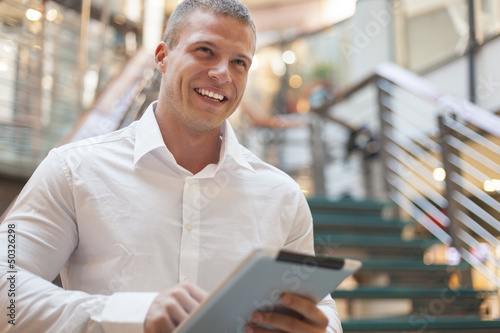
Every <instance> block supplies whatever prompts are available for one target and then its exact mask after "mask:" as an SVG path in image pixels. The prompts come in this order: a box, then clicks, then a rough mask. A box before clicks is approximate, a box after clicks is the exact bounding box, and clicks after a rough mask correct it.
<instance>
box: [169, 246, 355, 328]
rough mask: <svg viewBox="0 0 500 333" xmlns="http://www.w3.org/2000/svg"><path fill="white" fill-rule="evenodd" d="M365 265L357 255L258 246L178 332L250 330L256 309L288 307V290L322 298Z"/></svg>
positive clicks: (312, 298) (271, 309) (281, 308)
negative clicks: (285, 299)
mask: <svg viewBox="0 0 500 333" xmlns="http://www.w3.org/2000/svg"><path fill="white" fill-rule="evenodd" d="M360 267H361V262H360V261H358V260H353V259H343V258H326V257H314V256H308V255H303V254H299V253H293V252H288V251H272V250H265V249H258V250H255V251H253V252H252V253H251V254H250V255H249V256H248V257H247V258H246V259H245V260H243V261H242V263H241V264H240V265H239V266H238V267H236V269H235V270H234V271H233V272H232V273H231V274H230V275H229V276H228V277H227V278H226V279H225V280H224V281H223V282H222V283H221V284H220V285H219V286H218V287H217V288H216V289H215V290H214V292H213V293H212V294H210V295H209V296H208V297H207V298H206V299H205V300H204V301H203V302H202V303H201V304H200V306H199V307H198V308H197V309H196V310H195V311H193V312H192V313H191V314H190V315H189V317H188V318H186V320H185V321H184V322H182V323H181V325H180V326H179V327H177V329H176V330H175V331H174V333H192V332H217V333H234V332H245V325H246V324H247V323H248V322H250V318H251V316H252V314H253V313H254V312H255V311H287V310H286V309H284V308H283V307H282V306H280V297H281V295H282V294H283V293H284V292H290V293H294V294H297V295H300V296H304V297H307V298H309V299H311V300H313V301H314V302H316V303H318V302H319V301H321V300H322V299H323V298H324V297H325V296H327V295H328V294H329V293H331V292H332V291H333V290H335V288H337V286H338V285H339V284H340V283H341V282H342V281H343V280H344V279H345V278H346V277H348V276H349V275H351V274H353V273H354V272H355V271H356V270H358V269H359V268H360Z"/></svg>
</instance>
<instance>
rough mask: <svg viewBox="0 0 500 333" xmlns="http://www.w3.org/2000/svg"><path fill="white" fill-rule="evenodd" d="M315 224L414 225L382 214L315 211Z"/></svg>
mask: <svg viewBox="0 0 500 333" xmlns="http://www.w3.org/2000/svg"><path fill="white" fill-rule="evenodd" d="M312 216H313V221H314V225H356V226H371V227H379V226H384V227H396V228H404V227H406V226H409V225H413V224H414V223H412V222H405V221H402V220H399V219H387V218H382V217H380V216H371V215H359V216H358V215H345V214H332V213H313V214H312Z"/></svg>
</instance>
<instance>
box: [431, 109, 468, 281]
mask: <svg viewBox="0 0 500 333" xmlns="http://www.w3.org/2000/svg"><path fill="white" fill-rule="evenodd" d="M438 124H439V145H440V147H441V160H442V163H443V168H444V171H445V174H446V177H445V194H444V196H445V198H446V200H447V202H448V205H447V207H446V214H447V216H448V218H449V220H450V225H449V227H448V233H449V235H450V236H451V239H452V245H453V247H455V248H456V249H457V250H458V251H459V252H461V251H460V250H461V249H466V250H468V249H467V248H466V244H465V242H464V241H462V240H461V239H460V237H459V236H458V235H459V232H460V231H461V229H462V227H461V223H460V221H459V220H458V219H457V217H456V213H457V211H458V209H459V207H458V203H457V202H456V201H455V199H454V198H453V193H455V192H456V191H459V186H457V184H455V182H454V181H453V180H452V175H453V174H454V173H455V174H460V168H459V167H458V166H456V165H454V164H453V163H451V162H450V160H449V157H450V156H451V154H454V155H456V156H458V155H459V151H458V150H457V149H455V148H453V147H451V146H450V145H449V144H448V142H447V138H448V136H449V135H451V133H450V129H449V127H448V126H447V125H446V121H445V116H444V115H439V116H438ZM460 282H461V284H462V285H463V286H467V287H472V273H471V270H470V269H467V270H464V271H461V273H460Z"/></svg>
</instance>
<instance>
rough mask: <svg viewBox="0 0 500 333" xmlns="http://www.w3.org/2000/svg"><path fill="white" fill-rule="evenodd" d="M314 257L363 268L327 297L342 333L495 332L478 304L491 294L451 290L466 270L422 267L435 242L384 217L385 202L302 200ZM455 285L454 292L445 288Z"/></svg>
mask: <svg viewBox="0 0 500 333" xmlns="http://www.w3.org/2000/svg"><path fill="white" fill-rule="evenodd" d="M308 202H309V206H310V208H311V211H312V214H313V218H314V230H315V243H316V251H317V254H321V255H328V256H336V257H349V258H355V259H360V260H361V261H362V262H363V267H362V268H361V270H360V271H359V272H357V273H356V274H355V275H354V276H353V278H352V279H351V280H350V281H349V280H348V281H346V283H345V284H343V285H341V286H340V287H339V288H338V289H337V290H335V291H334V292H333V293H332V296H333V297H334V299H335V300H336V301H337V304H338V307H339V312H340V315H341V318H342V320H343V323H342V326H343V328H344V332H407V333H409V332H500V321H494V320H488V319H487V317H488V316H487V315H488V314H487V310H485V305H486V303H487V302H488V299H489V298H492V297H495V296H496V291H492V290H473V289H472V288H470V287H466V286H457V282H456V281H457V279H458V280H460V279H461V277H462V276H467V274H468V273H469V270H470V267H469V265H468V264H466V263H464V262H462V263H460V264H458V265H447V264H425V263H424V254H425V251H426V250H427V249H429V248H430V247H431V246H433V245H437V244H441V242H440V241H438V240H437V239H436V238H434V237H433V236H431V235H430V234H429V233H423V235H420V236H416V234H418V233H416V232H415V230H416V223H414V222H411V221H410V222H407V221H401V220H399V219H395V218H384V217H383V215H384V212H385V211H387V208H388V207H389V206H390V204H388V203H385V202H380V201H375V200H363V201H356V200H353V199H351V198H348V197H347V198H343V199H340V200H337V201H331V200H328V199H325V198H310V199H308ZM452 285H455V286H454V287H451V286H452Z"/></svg>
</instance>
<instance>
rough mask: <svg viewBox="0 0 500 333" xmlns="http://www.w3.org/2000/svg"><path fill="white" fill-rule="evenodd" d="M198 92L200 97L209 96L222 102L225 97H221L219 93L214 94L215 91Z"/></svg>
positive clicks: (203, 90)
mask: <svg viewBox="0 0 500 333" xmlns="http://www.w3.org/2000/svg"><path fill="white" fill-rule="evenodd" d="M196 92H197V93H198V94H200V95H203V96H207V97H210V98H213V99H217V100H219V101H222V100H223V99H224V96H222V95H219V94H217V93H214V92H213V91H209V90H205V89H196Z"/></svg>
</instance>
